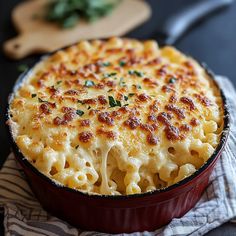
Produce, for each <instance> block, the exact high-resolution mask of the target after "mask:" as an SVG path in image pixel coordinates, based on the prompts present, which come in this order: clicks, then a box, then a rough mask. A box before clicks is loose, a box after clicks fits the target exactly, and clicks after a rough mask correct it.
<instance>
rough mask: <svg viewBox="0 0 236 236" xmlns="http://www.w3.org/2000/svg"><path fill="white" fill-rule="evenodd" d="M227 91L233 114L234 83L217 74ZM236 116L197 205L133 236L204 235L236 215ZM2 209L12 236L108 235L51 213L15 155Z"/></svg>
mask: <svg viewBox="0 0 236 236" xmlns="http://www.w3.org/2000/svg"><path fill="white" fill-rule="evenodd" d="M217 81H218V82H219V84H220V86H221V87H222V89H223V90H224V92H225V94H226V97H227V102H228V105H229V108H230V113H231V114H232V115H233V114H235V113H234V112H235V111H236V93H235V90H234V88H233V85H232V83H231V82H230V81H229V80H228V79H226V78H224V77H220V76H218V77H217ZM235 150H236V116H231V131H230V135H229V139H228V142H227V145H226V147H225V150H224V152H223V154H222V156H221V157H220V159H219V161H218V162H217V165H216V167H215V169H214V171H213V173H212V175H211V177H210V183H209V186H208V188H207V189H206V191H205V192H204V194H203V196H202V197H201V199H200V201H199V202H198V203H197V204H196V206H195V207H194V208H193V209H192V210H190V211H189V212H188V213H187V214H185V215H184V216H183V217H182V218H180V219H173V220H172V221H171V222H170V223H169V224H168V225H167V226H165V227H163V228H161V229H157V230H156V231H155V232H142V233H140V232H137V233H134V234H133V235H141V234H143V235H203V234H205V233H207V232H208V231H210V230H211V229H213V228H215V227H217V226H219V225H221V224H223V223H224V222H227V221H229V220H231V219H233V218H234V217H236V181H235V180H236V154H235ZM0 208H3V209H4V227H5V234H6V235H7V236H9V235H24V236H25V235H30V236H39V235H50V236H56V235H79V234H81V235H95V234H96V235H105V234H103V233H97V232H85V231H81V230H79V229H76V228H74V227H72V226H70V225H69V224H67V223H66V222H64V221H62V220H60V219H58V218H56V217H54V216H51V215H49V214H48V213H47V212H46V211H44V210H43V209H42V207H41V206H40V204H39V202H38V201H37V200H36V198H35V197H34V194H33V193H32V191H31V189H30V188H29V186H28V184H27V182H26V181H25V176H24V173H23V172H22V170H21V168H20V167H19V166H18V164H17V163H16V161H15V159H14V156H13V154H10V155H9V157H8V158H7V160H6V162H5V164H4V166H3V168H2V169H1V171H0Z"/></svg>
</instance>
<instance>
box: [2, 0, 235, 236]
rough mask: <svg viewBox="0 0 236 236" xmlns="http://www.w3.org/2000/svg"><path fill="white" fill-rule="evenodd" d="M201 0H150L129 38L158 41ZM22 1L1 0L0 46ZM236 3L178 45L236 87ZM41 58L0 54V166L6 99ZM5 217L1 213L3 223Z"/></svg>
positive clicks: (230, 227)
mask: <svg viewBox="0 0 236 236" xmlns="http://www.w3.org/2000/svg"><path fill="white" fill-rule="evenodd" d="M194 1H198V0H175V1H173V0H148V2H149V3H150V5H151V7H152V12H153V13H152V17H151V19H150V20H148V21H147V22H146V23H145V24H143V25H142V26H140V27H139V28H137V29H135V30H134V31H132V32H130V33H129V34H128V36H130V37H136V38H140V39H145V38H150V37H151V36H152V37H153V35H154V38H155V34H154V33H155V31H156V29H157V28H158V25H160V24H161V22H163V21H164V20H165V19H166V18H167V17H168V16H170V15H171V14H172V13H173V12H175V11H176V10H178V9H181V8H182V7H183V6H185V5H187V4H191V2H194ZM19 2H21V1H20V0H7V1H6V0H0V45H2V43H3V42H4V41H5V40H7V39H9V38H11V37H13V36H15V35H16V31H15V30H14V27H13V25H12V23H11V19H10V13H11V10H12V8H13V7H14V6H15V5H16V4H17V3H19ZM235 42H236V3H234V4H233V5H232V6H231V7H229V8H227V9H224V10H222V11H219V12H217V13H216V14H214V15H211V17H209V18H208V19H207V20H205V21H202V22H200V23H198V25H196V26H195V27H194V28H193V29H192V30H191V31H189V32H188V33H186V34H185V35H184V37H183V38H182V39H180V40H179V41H178V42H177V43H176V44H175V46H176V47H177V48H179V49H180V50H182V51H184V52H185V53H187V54H190V55H192V56H193V57H195V58H196V59H198V60H199V61H202V62H206V63H207V64H208V66H209V67H210V68H211V69H212V70H213V71H214V72H215V73H217V74H221V75H225V76H228V77H229V78H230V80H231V81H232V82H233V84H234V85H236V44H235ZM38 58H39V55H35V56H30V57H27V58H25V59H24V60H21V61H12V60H10V59H8V58H6V57H5V56H4V55H3V53H2V48H1V51H0V75H1V78H0V80H1V83H2V85H1V86H0V114H1V115H0V118H1V120H0V166H1V165H2V163H3V162H4V160H5V158H6V157H7V154H9V152H10V145H9V142H8V139H7V135H6V131H5V125H4V123H5V122H4V119H5V117H4V114H5V109H6V101H7V96H8V94H9V93H10V91H11V88H12V86H13V84H14V82H15V80H16V78H17V77H18V75H19V71H18V70H17V67H18V65H20V64H22V63H24V64H25V63H26V64H28V65H31V64H33V63H34V62H35V61H36V60H38ZM2 220H3V215H1V214H0V222H2ZM0 235H3V226H2V224H0ZM207 235H210V236H215V235H216V236H218V235H219V236H221V235H227V236H228V235H229V236H230V235H235V236H236V224H232V223H226V224H224V225H223V226H221V227H219V228H217V229H215V230H212V231H211V232H209V233H208V234H207Z"/></svg>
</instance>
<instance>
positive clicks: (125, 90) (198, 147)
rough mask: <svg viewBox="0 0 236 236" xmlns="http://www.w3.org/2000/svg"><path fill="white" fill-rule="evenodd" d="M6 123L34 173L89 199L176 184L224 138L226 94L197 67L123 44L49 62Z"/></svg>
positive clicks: (21, 92)
mask: <svg viewBox="0 0 236 236" xmlns="http://www.w3.org/2000/svg"><path fill="white" fill-rule="evenodd" d="M9 114H10V119H9V122H8V123H9V125H10V127H11V130H12V134H13V138H14V140H15V142H16V144H17V146H18V147H19V149H20V151H21V152H22V153H23V155H24V156H25V157H26V158H27V159H28V161H29V162H31V163H32V165H34V166H35V167H36V168H37V169H38V170H39V171H40V172H42V173H43V174H45V175H46V176H48V177H49V178H51V179H52V180H54V181H55V182H56V183H58V184H61V185H65V186H68V187H70V188H73V189H77V190H79V191H83V192H88V193H91V194H106V195H120V194H122V195H123V194H136V193H143V192H147V191H152V190H155V189H160V188H165V187H167V186H170V185H172V184H174V183H177V182H179V181H180V180H182V179H184V178H186V177H187V176H189V175H191V174H193V173H194V172H195V171H196V170H197V169H199V168H200V167H201V166H202V165H203V164H204V163H205V162H206V161H207V160H208V158H209V157H210V156H211V155H212V154H213V152H214V150H215V148H216V146H217V145H218V143H219V139H220V135H221V132H222V129H223V106H222V99H221V95H220V91H219V90H218V88H217V87H216V85H215V84H214V82H213V81H212V80H211V79H210V78H209V76H208V75H207V74H206V72H205V70H204V69H203V68H202V67H201V66H200V65H199V64H198V63H197V62H196V61H194V60H193V59H192V58H189V57H187V56H185V55H184V54H182V53H181V52H179V51H177V50H176V49H174V48H173V47H169V46H166V47H163V48H159V47H158V44H157V43H156V42H155V41H151V40H148V41H143V42H142V41H138V40H133V39H125V38H124V39H122V38H116V37H114V38H111V39H108V40H107V41H102V40H94V41H81V42H79V43H78V44H76V45H73V46H70V47H68V48H66V49H64V50H60V51H58V52H56V53H54V54H53V55H51V56H49V57H47V58H45V59H43V60H42V61H41V62H39V63H38V64H37V65H36V66H35V67H34V69H33V70H32V71H31V72H30V73H29V74H28V76H27V77H26V78H25V79H24V81H23V82H22V84H21V87H20V88H19V89H18V90H17V91H16V92H15V95H14V98H13V99H12V101H11V104H10V110H9Z"/></svg>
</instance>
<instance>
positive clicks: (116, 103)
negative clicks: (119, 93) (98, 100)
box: [108, 96, 121, 107]
mask: <svg viewBox="0 0 236 236" xmlns="http://www.w3.org/2000/svg"><path fill="white" fill-rule="evenodd" d="M108 100H109V105H110V107H116V106H118V107H121V102H120V101H119V100H115V99H114V98H113V97H112V96H108Z"/></svg>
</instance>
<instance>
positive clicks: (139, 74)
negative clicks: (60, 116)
mask: <svg viewBox="0 0 236 236" xmlns="http://www.w3.org/2000/svg"><path fill="white" fill-rule="evenodd" d="M128 73H129V74H130V75H137V76H138V77H142V76H143V72H140V71H137V70H129V72H128Z"/></svg>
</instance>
